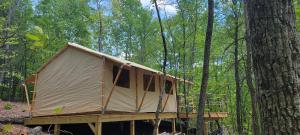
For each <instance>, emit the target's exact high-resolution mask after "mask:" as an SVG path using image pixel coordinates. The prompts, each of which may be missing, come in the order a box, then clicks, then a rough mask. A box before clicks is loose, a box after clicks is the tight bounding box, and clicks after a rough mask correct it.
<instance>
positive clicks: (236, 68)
mask: <svg viewBox="0 0 300 135" xmlns="http://www.w3.org/2000/svg"><path fill="white" fill-rule="evenodd" d="M232 3H233V5H234V6H233V15H234V16H233V17H234V79H235V87H236V88H235V89H236V125H237V130H238V134H239V135H241V134H242V132H243V129H242V128H243V124H242V117H241V113H242V112H241V99H242V98H241V96H242V91H241V90H242V89H241V80H240V75H239V39H238V38H239V11H238V8H239V7H238V3H237V0H232Z"/></svg>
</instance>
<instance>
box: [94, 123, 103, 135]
mask: <svg viewBox="0 0 300 135" xmlns="http://www.w3.org/2000/svg"><path fill="white" fill-rule="evenodd" d="M95 135H102V122H96V123H95Z"/></svg>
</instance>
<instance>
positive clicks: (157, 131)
mask: <svg viewBox="0 0 300 135" xmlns="http://www.w3.org/2000/svg"><path fill="white" fill-rule="evenodd" d="M160 122H161V119H159V120H158V124H157V129H156V134H157V135H158V134H159V126H160ZM154 124H155V122H154Z"/></svg>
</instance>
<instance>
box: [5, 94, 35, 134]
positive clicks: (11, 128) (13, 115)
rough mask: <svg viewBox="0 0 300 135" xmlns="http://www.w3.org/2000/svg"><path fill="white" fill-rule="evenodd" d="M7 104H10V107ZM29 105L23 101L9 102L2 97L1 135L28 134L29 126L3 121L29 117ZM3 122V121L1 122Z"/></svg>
mask: <svg viewBox="0 0 300 135" xmlns="http://www.w3.org/2000/svg"><path fill="white" fill-rule="evenodd" d="M7 106H10V107H9V109H8V107H7ZM28 116H29V113H28V107H27V104H26V103H22V102H7V101H2V100H1V99H0V135H28V133H29V128H28V127H26V126H24V125H22V124H12V123H7V122H5V123H4V122H3V121H11V120H12V119H13V120H15V119H20V120H22V119H23V118H25V117H28ZM1 122H2V123H1Z"/></svg>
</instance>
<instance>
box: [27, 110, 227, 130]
mask: <svg viewBox="0 0 300 135" xmlns="http://www.w3.org/2000/svg"><path fill="white" fill-rule="evenodd" d="M179 116H180V118H181V119H186V118H196V117H197V114H196V113H189V114H188V115H186V114H185V113H180V114H179ZM227 116H228V113H227V112H209V113H208V112H206V113H205V115H204V117H205V120H206V121H211V120H218V119H222V118H225V117H227ZM159 118H160V120H161V119H172V130H173V132H174V133H175V132H176V128H175V120H176V119H177V114H176V113H161V114H160V117H159ZM154 119H155V113H121V114H84V115H83V114H82V115H65V116H42V117H32V118H26V119H25V125H49V124H54V125H55V126H54V134H55V135H59V130H60V124H80V123H86V124H88V125H89V127H90V128H91V130H92V131H93V132H94V134H95V135H101V133H102V123H103V122H117V121H130V122H131V124H130V129H131V135H134V134H135V133H134V128H135V126H134V125H135V124H134V123H135V120H154ZM157 132H158V131H157Z"/></svg>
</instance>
